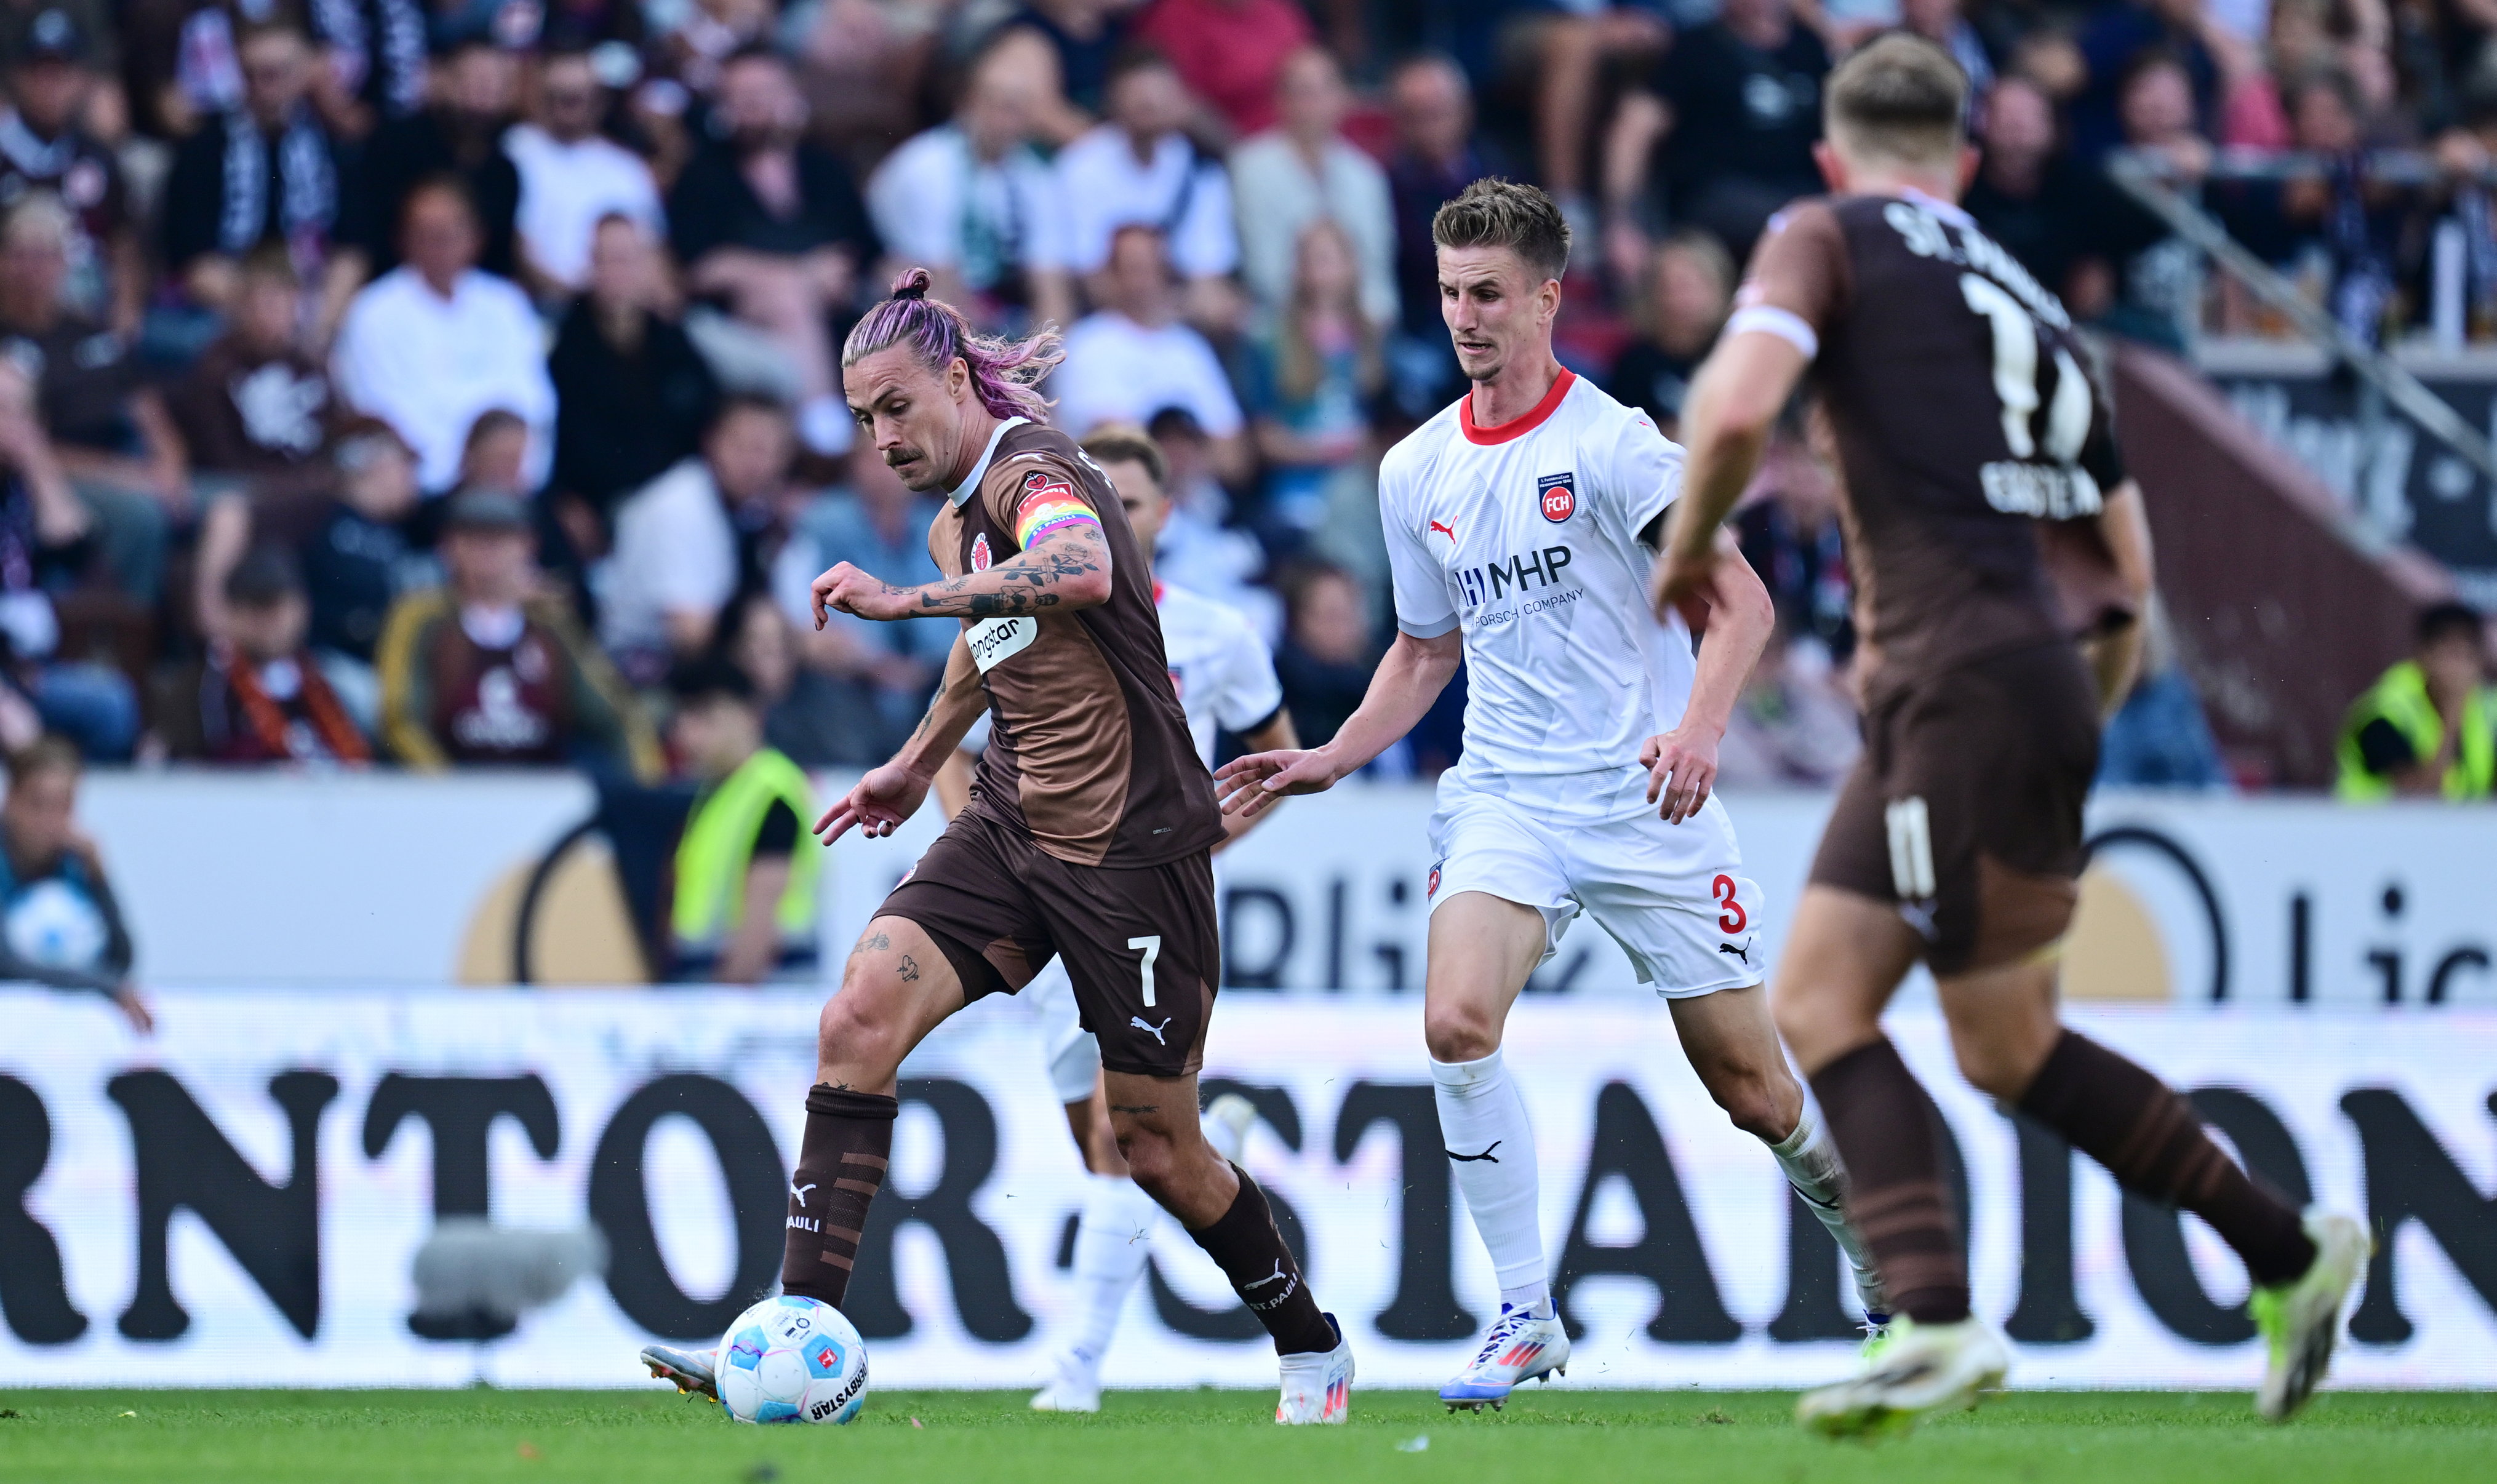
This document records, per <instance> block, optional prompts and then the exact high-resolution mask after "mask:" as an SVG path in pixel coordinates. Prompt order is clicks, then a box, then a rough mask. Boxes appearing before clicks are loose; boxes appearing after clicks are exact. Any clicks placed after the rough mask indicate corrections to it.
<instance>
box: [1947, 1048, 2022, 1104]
mask: <svg viewBox="0 0 2497 1484" xmlns="http://www.w3.org/2000/svg"><path fill="white" fill-rule="evenodd" d="M1951 1052H1952V1055H1953V1057H1954V1058H1956V1059H1957V1060H1958V1062H1959V1070H1960V1075H1961V1076H1963V1077H1966V1078H1967V1079H1968V1081H1969V1085H1970V1086H1971V1087H1973V1088H1975V1089H1977V1090H1978V1091H1980V1092H1982V1093H1984V1094H1985V1095H1986V1096H1988V1097H1991V1098H1994V1099H1995V1100H1997V1101H1999V1102H2004V1103H2017V1102H2019V1101H2020V1094H2021V1093H2023V1092H2026V1091H2028V1090H2029V1077H2030V1074H2031V1073H2032V1072H2034V1071H2036V1070H2037V1068H2036V1067H2035V1066H2033V1065H2031V1064H2030V1063H2029V1062H2028V1060H2027V1059H2026V1058H2021V1057H2018V1056H2014V1055H2011V1054H2009V1052H2008V1051H2007V1049H2006V1048H2003V1047H1999V1046H1996V1045H1993V1044H1991V1043H1989V1042H1985V1041H1981V1040H1976V1039H1973V1038H1957V1037H1955V1038H1953V1041H1952V1044H1951Z"/></svg>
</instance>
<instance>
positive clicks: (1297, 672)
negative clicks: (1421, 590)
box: [1275, 566, 1398, 771]
mask: <svg viewBox="0 0 2497 1484" xmlns="http://www.w3.org/2000/svg"><path fill="white" fill-rule="evenodd" d="M1282 588H1283V612H1284V627H1283V643H1282V646H1281V647H1280V648H1278V649H1277V650H1276V651H1275V675H1276V678H1277V679H1280V680H1281V681H1282V682H1283V709H1284V710H1288V711H1290V712H1291V713H1292V726H1293V729H1294V730H1295V731H1297V732H1299V734H1300V738H1301V742H1303V743H1304V744H1306V745H1308V746H1312V747H1322V746H1324V745H1326V743H1327V742H1328V741H1329V740H1331V739H1332V738H1334V736H1335V734H1336V733H1337V732H1338V731H1339V730H1341V729H1342V728H1343V723H1344V721H1345V719H1346V718H1347V717H1349V716H1351V714H1352V713H1353V712H1354V711H1355V710H1358V709H1359V708H1360V706H1361V698H1362V697H1363V696H1364V695H1366V694H1367V693H1368V692H1369V690H1370V676H1371V672H1372V671H1373V670H1375V669H1376V668H1377V666H1378V645H1377V642H1376V640H1375V637H1374V636H1373V634H1372V627H1371V618H1370V608H1371V605H1370V600H1369V598H1368V597H1367V596H1366V595H1365V594H1364V593H1363V592H1362V590H1361V584H1360V583H1359V582H1358V581H1356V580H1355V579H1354V577H1353V575H1352V574H1351V573H1349V572H1346V571H1344V570H1343V568H1341V567H1327V566H1312V567H1304V568H1302V569H1300V570H1299V571H1296V572H1293V573H1291V574H1290V575H1289V576H1288V577H1286V579H1285V580H1284V582H1283V584H1282ZM1397 755H1398V753H1397V749H1394V748H1391V749H1389V752H1388V754H1386V756H1390V757H1392V756H1397ZM1384 761H1385V758H1384V757H1382V759H1381V762H1384ZM1371 766H1372V767H1373V768H1378V767H1379V766H1380V765H1379V764H1378V763H1374V764H1372V765H1371ZM1390 771H1393V770H1392V769H1391V770H1390Z"/></svg>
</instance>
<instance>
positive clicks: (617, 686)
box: [380, 490, 660, 783]
mask: <svg viewBox="0 0 2497 1484" xmlns="http://www.w3.org/2000/svg"><path fill="white" fill-rule="evenodd" d="M535 551H536V541H535V538H534V537H533V536H532V535H531V534H530V520H529V509H528V506H527V505H525V504H523V503H522V501H521V500H519V499H517V498H515V497H513V496H511V495H508V494H501V493H497V492H493V491H490V490H468V491H463V492H462V493H460V494H459V495H458V496H456V497H455V498H454V499H453V500H452V502H451V505H450V508H449V511H448V516H447V521H446V528H445V529H444V531H443V536H442V545H441V555H442V567H443V572H444V575H445V577H446V579H447V581H446V583H445V584H444V585H443V586H440V587H429V588H425V589H422V590H420V591H416V592H411V593H409V594H407V595H406V596H404V597H401V598H400V599H399V600H398V601H397V603H395V605H393V606H392V608H391V612H390V617H389V620H388V622H387V623H386V624H385V625H384V628H383V632H382V641H381V648H380V660H381V664H380V669H381V682H382V741H383V742H385V743H386V744H387V745H388V747H389V749H390V751H391V752H392V754H393V755H395V757H396V758H397V759H398V760H399V761H400V762H401V763H403V764H405V765H406V766H408V767H410V768H413V769H417V770H419V771H421V772H439V771H441V770H443V769H446V768H449V767H452V766H453V765H455V764H475V763H493V764H522V763H554V764H570V765H574V766H578V767H582V768H586V769H588V770H589V771H591V772H593V773H602V774H629V775H630V776H632V777H634V778H637V779H639V780H640V781H642V782H645V783H648V782H651V781H654V780H656V778H657V777H658V775H659V772H660V763H659V749H658V743H657V741H656V739H655V738H654V737H653V736H652V734H651V731H650V724H649V721H648V718H646V717H645V716H644V715H643V714H642V711H641V709H640V707H639V706H638V705H637V704H636V703H635V701H634V699H633V697H632V695H631V694H630V693H629V692H628V691H626V690H625V688H624V685H623V682H622V681H621V680H620V679H618V678H617V676H616V672H615V669H614V667H612V666H611V665H609V664H608V662H607V658H606V656H605V655H603V654H601V653H599V652H598V648H597V647H596V646H595V645H593V644H592V643H590V640H589V636H588V635H587V634H585V633H584V632H583V631H582V629H581V626H580V624H579V623H578V622H577V621H576V620H575V619H574V618H573V616H572V614H571V612H570V610H569V608H568V607H567V606H566V605H565V603H564V602H563V600H562V599H561V598H559V597H556V596H553V594H550V593H548V592H546V591H545V590H543V588H542V586H541V584H539V581H538V574H537V566H536V562H535V559H534V556H535Z"/></svg>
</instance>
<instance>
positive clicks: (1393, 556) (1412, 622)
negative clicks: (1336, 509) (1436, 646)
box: [1378, 476, 1457, 639]
mask: <svg viewBox="0 0 2497 1484" xmlns="http://www.w3.org/2000/svg"><path fill="white" fill-rule="evenodd" d="M1380 485H1381V488H1380V489H1379V491H1378V492H1379V501H1378V519H1379V522H1380V524H1381V525H1382V526H1383V527H1384V528H1385V532H1386V536H1387V572H1388V576H1389V577H1390V578H1391V579H1392V581H1393V585H1394V587H1395V594H1396V626H1397V627H1398V628H1399V629H1402V630H1403V631H1405V632H1406V633H1407V634H1410V635H1412V636H1413V637H1414V638H1416V639H1437V638H1438V637H1439V636H1440V635H1442V634H1445V633H1447V632H1449V631H1450V630H1452V629H1454V628H1455V627H1456V626H1457V610H1456V606H1455V605H1454V604H1452V603H1450V602H1449V601H1448V573H1447V569H1446V568H1445V567H1442V566H1441V565H1440V564H1439V562H1438V558H1437V557H1434V556H1433V555H1432V554H1431V551H1430V548H1428V547H1427V546H1425V545H1423V542H1422V537H1421V534H1420V533H1419V532H1417V531H1415V530H1414V529H1413V525H1412V517H1411V513H1410V512H1409V511H1407V509H1406V508H1405V501H1404V500H1402V499H1396V498H1390V497H1389V491H1388V489H1387V488H1386V485H1387V481H1386V479H1385V478H1384V477H1383V476H1382V478H1381V480H1380Z"/></svg>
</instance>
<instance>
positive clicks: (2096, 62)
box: [2070, 0, 2255, 164]
mask: <svg viewBox="0 0 2497 1484" xmlns="http://www.w3.org/2000/svg"><path fill="white" fill-rule="evenodd" d="M2074 40H2075V42H2076V43H2077V45H2078V46H2079V47H2080V55H2081V62H2082V65H2083V66H2084V68H2086V69H2087V73H2086V76H2087V80H2086V82H2085V83H2084V85H2083V87H2082V89H2081V92H2080V95H2079V96H2078V97H2076V98H2074V99H2073V100H2072V105H2071V115H2070V122H2071V131H2072V151H2073V153H2074V154H2076V155H2077V156H2079V158H2080V159H2081V160H2082V161H2084V162H2085V163H2089V164H2096V163H2097V162H2099V161H2100V160H2101V159H2103V158H2104V157H2105V155H2106V153H2107V151H2109V150H2111V149H2113V148H2115V147H2116V146H2117V145H2118V144H2121V143H2126V142H2138V140H2137V139H2136V138H2135V134H2136V130H2135V129H2134V125H2133V123H2132V122H2131V121H2130V120H2129V119H2127V118H2126V117H2125V115H2126V113H2127V112H2129V111H2131V108H2132V105H2130V104H2128V103H2127V101H2126V96H2125V95H2126V94H2127V92H2128V91H2130V89H2131V87H2132V84H2133V80H2134V75H2135V74H2136V73H2138V72H2139V71H2140V70H2141V68H2142V67H2143V66H2144V64H2145V63H2147V62H2149V61H2150V60H2151V59H2152V58H2159V59H2161V60H2163V61H2165V63H2167V64H2168V65H2171V66H2173V67H2175V68H2176V69H2177V71H2178V73H2179V75H2180V77H2179V80H2180V81H2182V82H2183V83H2184V84H2185V96H2186V106H2185V119H2184V122H2183V125H2182V127H2184V128H2188V129H2192V130H2194V131H2195V132H2197V133H2204V134H2207V133H2208V132H2209V130H2210V128H2211V126H2213V125H2215V124H2216V123H2218V121H2219V106H2220V98H2221V94H2222V89H2223V86H2224V84H2225V82H2226V80H2227V79H2228V78H2229V77H2231V76H2236V75H2240V74H2244V73H2250V72H2252V71H2254V70H2255V58H2254V54H2253V52H2252V50H2251V48H2250V47H2247V45H2246V44H2245V43H2244V42H2242V41H2240V40H2238V39H2237V38H2236V37H2234V36H2232V35H2230V34H2229V32H2228V29H2227V28H2226V27H2224V26H2222V25H2219V24H2218V23H2216V22H2215V21H2214V20H2213V19H2212V12H2211V8H2210V6H2209V5H2208V4H2206V3H2205V0H2108V3H2106V4H2102V5H2101V6H2099V7H2097V8H2096V9H2095V10H2093V11H2092V12H2091V14H2090V18H2089V20H2088V22H2087V23H2086V24H2084V25H2083V26H2082V27H2081V30H2080V34H2079V35H2078V36H2077V37H2075V38H2074Z"/></svg>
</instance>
